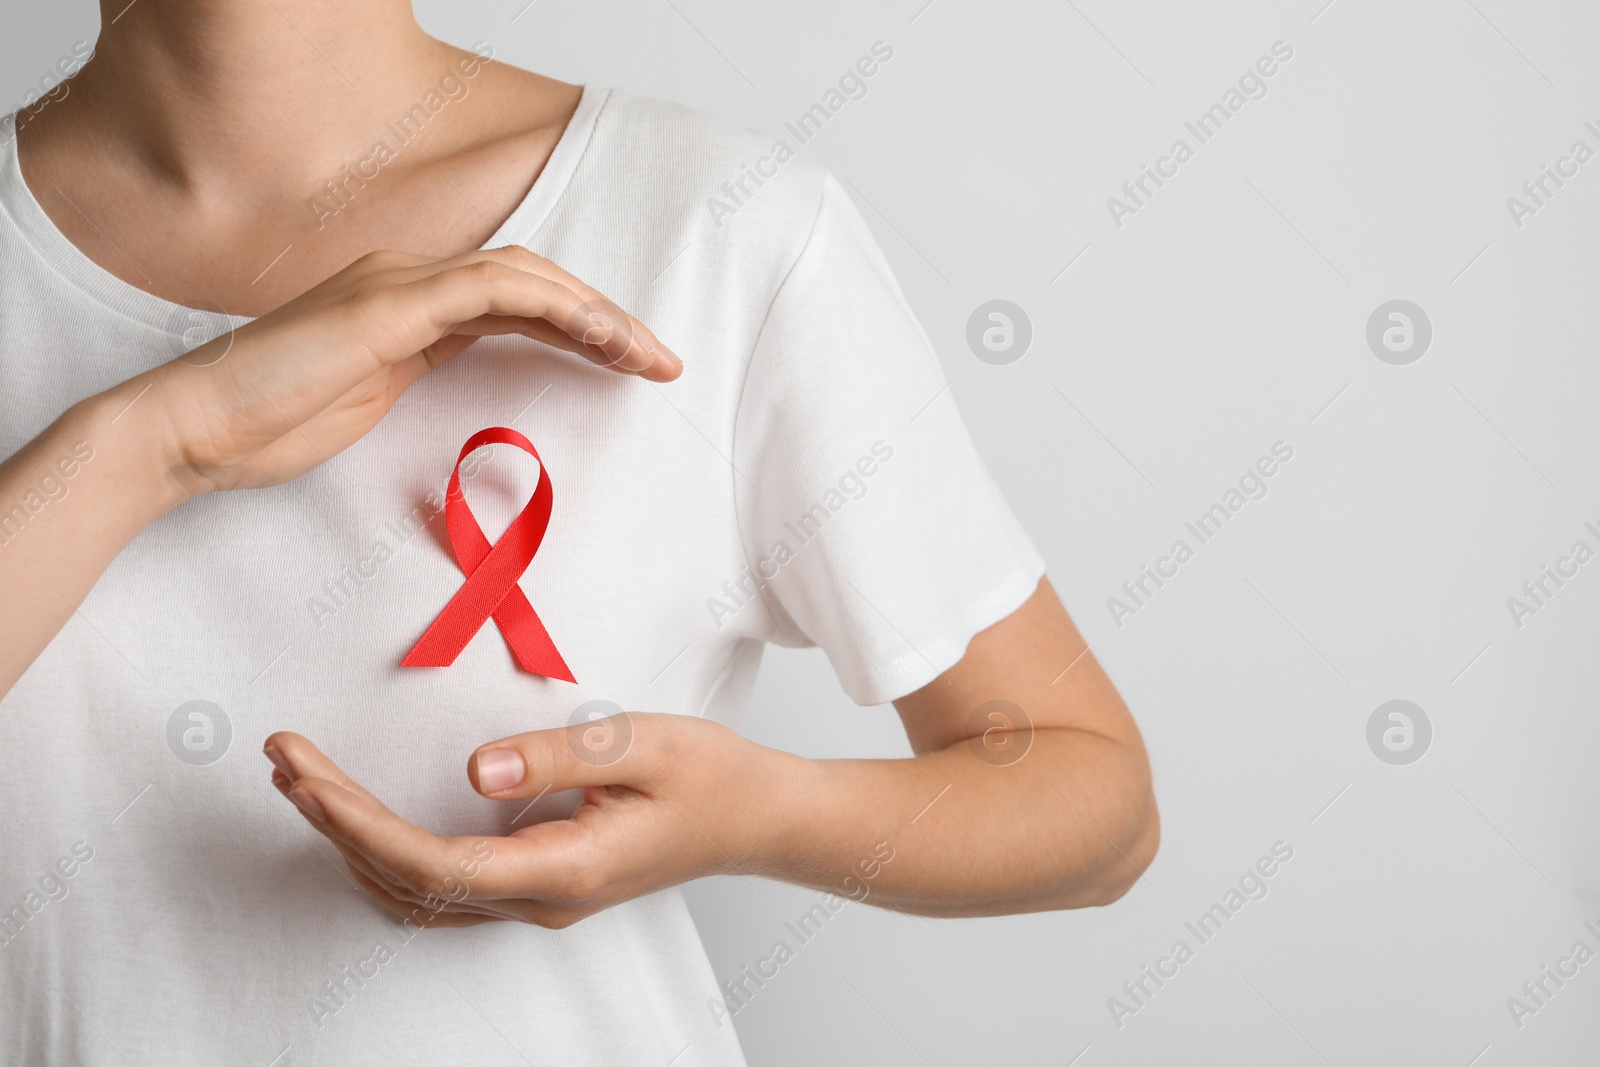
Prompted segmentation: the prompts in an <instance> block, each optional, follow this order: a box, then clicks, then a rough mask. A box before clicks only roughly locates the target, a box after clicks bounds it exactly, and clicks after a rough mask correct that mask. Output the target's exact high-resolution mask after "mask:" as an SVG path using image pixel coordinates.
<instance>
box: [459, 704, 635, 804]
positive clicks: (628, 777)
mask: <svg viewBox="0 0 1600 1067" xmlns="http://www.w3.org/2000/svg"><path fill="white" fill-rule="evenodd" d="M654 719H655V716H650V715H640V714H636V713H630V712H623V713H622V714H621V715H612V716H608V717H606V718H603V719H595V720H592V721H589V722H580V723H574V724H573V725H571V726H566V727H562V728H559V729H554V730H535V731H533V732H531V733H525V734H517V735H516V736H515V737H507V738H502V739H501V740H499V741H491V742H490V743H489V744H487V745H483V746H482V747H480V748H479V749H477V751H475V752H473V754H472V756H471V758H469V759H468V761H467V778H468V780H469V781H471V782H472V787H473V788H474V789H476V790H477V791H478V792H479V793H482V794H483V795H484V796H486V797H491V798H493V799H495V800H518V799H522V798H526V797H536V796H540V795H542V794H543V793H546V792H551V791H554V790H560V789H577V788H581V787H587V786H605V785H627V786H633V785H643V784H646V783H648V782H649V781H650V779H651V778H652V777H653V776H654V771H655V767H654V759H653V757H654V746H655V734H656V733H657V731H656V730H655V729H653V727H654V726H656V725H657V724H656V723H655V722H654Z"/></svg>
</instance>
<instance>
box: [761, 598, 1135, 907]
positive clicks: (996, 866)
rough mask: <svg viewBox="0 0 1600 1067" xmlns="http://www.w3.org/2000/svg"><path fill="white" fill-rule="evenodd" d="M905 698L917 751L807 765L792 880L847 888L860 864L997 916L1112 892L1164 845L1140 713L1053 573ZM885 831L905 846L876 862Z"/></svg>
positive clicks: (1080, 903)
mask: <svg viewBox="0 0 1600 1067" xmlns="http://www.w3.org/2000/svg"><path fill="white" fill-rule="evenodd" d="M895 707H896V709H897V710H898V711H899V712H900V718H901V720H902V721H903V722H904V723H905V727H906V733H907V735H908V736H909V737H910V739H911V746H912V749H913V750H914V751H915V752H916V753H917V756H916V758H915V759H910V760H825V761H821V762H818V763H814V764H812V765H811V766H810V768H809V769H808V770H807V771H805V772H804V780H805V782H806V783H807V784H806V786H805V788H804V792H805V795H806V797H807V800H806V802H805V805H804V807H805V809H806V810H803V811H801V812H799V813H798V818H797V819H796V820H795V822H794V828H793V830H792V831H791V833H792V834H793V836H794V839H795V842H796V847H795V848H794V850H793V851H794V859H793V860H791V866H790V869H791V880H793V881H800V882H804V883H807V884H811V885H815V886H817V887H819V888H831V889H833V890H834V891H835V892H837V891H838V887H839V886H841V885H845V886H846V888H847V889H848V884H847V883H846V881H845V880H846V879H852V880H853V882H854V883H855V884H858V885H860V886H861V887H862V891H864V892H870V894H871V897H872V899H873V900H874V902H875V903H877V904H879V905H881V906H883V907H887V908H894V909H896V910H899V911H909V912H915V913H918V914H922V915H998V914H1007V913H1011V912H1025V911H1042V910H1046V909H1051V908H1079V907H1086V906H1091V905H1098V904H1109V903H1111V902H1112V901H1114V900H1116V899H1117V898H1119V897H1121V896H1122V895H1123V894H1124V893H1126V892H1127V891H1128V889H1129V888H1131V887H1132V886H1133V883H1134V882H1135V881H1136V880H1137V879H1138V877H1139V875H1140V874H1141V873H1142V872H1143V871H1144V869H1145V868H1146V867H1148V866H1149V865H1150V862H1151V861H1152V860H1153V859H1154V858H1155V853H1156V847H1157V845H1158V843H1159V841H1160V836H1161V831H1160V819H1159V816H1158V814H1157V811H1156V802H1155V796H1154V794H1153V793H1152V791H1151V782H1150V765H1149V761H1148V759H1147V758H1146V755H1145V749H1144V743H1143V741H1142V740H1141V739H1140V736H1139V730H1138V727H1137V726H1136V725H1134V721H1133V717H1132V716H1131V715H1130V714H1129V713H1128V709H1127V707H1126V706H1125V705H1124V704H1123V702H1122V698H1121V697H1120V696H1118V694H1117V691H1116V688H1115V687H1114V686H1113V685H1112V684H1111V681H1110V679H1109V678H1107V677H1106V675H1105V672H1104V671H1102V670H1101V669H1100V665H1099V663H1097V662H1096V661H1095V658H1094V655H1093V653H1091V652H1089V651H1088V648H1087V645H1086V644H1085V642H1084V640H1083V638H1082V637H1080V636H1079V634H1078V631H1077V628H1076V627H1075V626H1074V625H1073V624H1072V620H1071V619H1070V618H1069V617H1068V616H1067V612H1066V609H1065V608H1063V607H1062V605H1061V601H1060V600H1059V599H1058V598H1057V597H1056V594H1055V591H1054V590H1053V589H1052V588H1051V587H1050V583H1049V581H1048V580H1046V581H1043V582H1041V583H1040V584H1039V588H1038V589H1037V590H1035V591H1034V594H1033V595H1032V596H1031V597H1030V598H1029V599H1028V601H1027V602H1026V603H1024V604H1023V605H1022V607H1021V608H1019V609H1018V610H1017V611H1015V612H1014V613H1012V614H1011V615H1010V616H1009V617H1007V618H1005V619H1003V620H1001V621H1000V622H999V623H997V624H995V625H994V626H992V627H990V628H989V629H987V630H985V631H983V632H982V633H980V634H979V635H978V636H977V637H975V638H973V640H972V643H971V644H970V645H969V646H968V648H967V652H966V655H965V656H963V657H962V659H961V661H960V662H959V663H957V664H956V665H955V666H954V667H952V668H951V669H950V670H948V671H946V672H945V673H944V674H943V675H941V676H940V677H939V678H938V679H937V680H936V681H934V682H933V683H931V684H929V685H926V686H924V687H923V688H921V689H919V690H917V691H916V692H914V693H912V694H910V695H908V696H906V697H903V698H901V699H900V700H898V701H896V702H895ZM880 842H882V843H884V846H886V847H887V848H889V849H892V850H893V856H894V858H893V860H892V861H890V862H887V863H878V864H874V863H873V862H872V861H873V859H874V857H875V854H876V853H877V852H880V851H882V849H881V848H880V847H879V843H880ZM796 861H798V862H796ZM869 872H873V876H872V877H871V878H868V877H867V874H868V873H869Z"/></svg>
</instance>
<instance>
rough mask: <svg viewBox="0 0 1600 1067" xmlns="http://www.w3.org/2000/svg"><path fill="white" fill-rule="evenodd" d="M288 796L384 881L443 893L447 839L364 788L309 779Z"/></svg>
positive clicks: (423, 891) (297, 781)
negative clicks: (365, 859)
mask: <svg viewBox="0 0 1600 1067" xmlns="http://www.w3.org/2000/svg"><path fill="white" fill-rule="evenodd" d="M287 795H288V797H289V799H290V800H291V801H293V802H294V804H295V806H296V807H298V808H299V809H300V811H301V813H302V814H304V815H305V817H306V819H307V820H308V821H310V822H311V823H312V824H313V825H314V826H315V827H316V828H317V829H318V830H319V831H321V832H322V833H323V834H324V835H325V836H327V837H328V838H330V839H332V840H333V841H334V842H335V843H336V844H344V845H348V846H350V847H351V848H353V849H354V850H356V851H357V852H359V853H361V854H362V855H363V856H365V857H366V858H367V859H368V860H369V861H370V862H371V864H372V866H373V867H374V868H376V869H377V871H379V872H380V873H382V874H384V875H385V876H386V879H387V880H388V881H391V882H393V883H394V884H395V885H398V886H401V887H403V888H405V889H408V890H410V891H411V892H413V893H417V894H420V895H423V896H426V895H428V894H439V895H443V893H444V892H446V885H447V883H446V879H448V878H449V877H450V875H451V869H452V868H451V863H452V859H453V855H454V852H455V851H456V849H455V848H454V847H453V846H452V843H451V842H450V840H449V839H447V838H443V837H440V836H439V835H437V834H433V833H430V832H428V831H427V830H424V829H423V828H422V827H420V826H417V825H415V824H413V823H410V822H407V821H406V820H405V819H402V818H400V816H398V815H396V814H395V813H394V812H392V811H390V810H389V809H388V808H387V807H385V806H384V805H383V804H382V803H380V802H379V801H378V800H377V799H375V798H374V797H373V796H372V795H371V794H370V793H367V792H366V791H365V790H357V789H352V788H350V787H349V786H346V785H343V784H340V783H338V782H334V781H330V780H328V779H326V778H317V777H312V776H309V775H306V776H301V777H299V778H296V779H295V781H294V784H293V785H292V787H291V788H290V789H289V792H288V794H287Z"/></svg>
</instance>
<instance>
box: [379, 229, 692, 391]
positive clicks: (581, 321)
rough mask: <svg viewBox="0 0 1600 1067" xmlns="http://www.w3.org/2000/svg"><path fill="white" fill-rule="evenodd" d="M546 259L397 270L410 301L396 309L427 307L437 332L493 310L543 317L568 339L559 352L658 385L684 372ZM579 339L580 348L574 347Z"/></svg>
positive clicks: (612, 307) (500, 257)
mask: <svg viewBox="0 0 1600 1067" xmlns="http://www.w3.org/2000/svg"><path fill="white" fill-rule="evenodd" d="M527 255H532V254H531V253H527ZM542 262H543V263H544V264H545V266H544V267H542V268H541V270H540V271H534V270H530V269H527V267H526V266H525V265H517V258H516V257H513V256H512V255H510V254H507V253H505V252H503V251H496V252H475V253H470V254H468V255H466V256H457V257H453V258H451V259H447V260H440V261H439V262H438V263H436V264H432V265H430V266H427V267H418V268H414V269H412V270H409V271H402V272H397V274H396V277H398V278H401V279H409V280H406V281H402V282H401V283H400V284H397V285H394V286H393V287H392V288H393V289H394V290H395V291H397V292H399V293H402V294H404V298H405V299H404V301H403V304H402V307H401V308H396V309H393V310H395V311H396V312H397V313H401V314H403V313H405V312H406V311H409V310H410V309H412V308H415V307H417V306H421V307H424V308H428V309H429V311H428V315H429V321H430V323H431V325H432V327H433V328H434V329H435V330H436V331H438V333H443V332H448V330H450V329H451V328H453V327H454V326H455V325H456V324H459V323H462V322H467V321H470V320H472V319H476V318H478V317H479V316H481V315H485V314H491V313H493V314H503V315H514V316H518V317H522V318H529V319H543V320H544V321H546V322H548V323H550V324H551V325H552V326H554V327H556V328H557V330H558V331H559V332H560V333H561V334H562V335H563V336H564V340H563V343H562V344H561V345H560V347H564V348H569V350H574V351H581V352H582V353H583V354H584V355H585V356H586V357H587V358H589V359H590V360H592V361H593V362H596V363H598V364H601V365H603V366H607V367H612V368H614V369H616V370H618V371H622V372H625V373H637V374H640V375H642V376H644V377H646V378H650V379H652V380H656V381H671V380H672V379H674V378H676V377H677V376H678V375H679V374H680V373H681V372H682V369H683V363H682V361H681V360H679V359H678V357H677V356H676V355H674V354H673V353H672V352H671V351H670V350H669V349H667V348H666V346H665V345H662V344H661V342H660V341H659V340H658V339H657V338H656V337H655V334H653V333H652V332H651V331H650V330H648V329H647V328H645V327H644V325H643V324H642V323H640V322H639V321H638V320H637V319H635V318H633V316H631V315H629V314H628V313H627V312H625V311H623V310H622V309H621V308H620V307H618V306H617V305H616V304H615V303H613V302H612V301H610V300H609V299H607V298H606V297H605V296H603V295H602V294H600V293H598V292H596V291H595V290H593V289H591V288H589V287H588V286H586V285H583V284H582V283H577V280H576V279H574V278H572V276H571V275H570V274H567V273H566V272H565V271H560V270H559V269H558V268H555V266H554V264H550V263H549V261H547V260H546V261H542ZM569 280H570V281H572V282H574V283H577V287H574V286H573V285H570V284H568V281H569ZM437 335H438V334H436V336H437ZM574 342H576V343H577V344H578V345H579V346H580V347H579V348H576V349H573V348H571V345H572V343H574Z"/></svg>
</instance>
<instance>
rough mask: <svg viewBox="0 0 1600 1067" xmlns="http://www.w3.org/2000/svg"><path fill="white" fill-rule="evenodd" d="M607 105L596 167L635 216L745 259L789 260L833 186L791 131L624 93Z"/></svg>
mask: <svg viewBox="0 0 1600 1067" xmlns="http://www.w3.org/2000/svg"><path fill="white" fill-rule="evenodd" d="M600 91H602V92H604V93H605V94H606V95H605V100H604V102H603V104H602V105H601V107H600V110H599V113H598V115H597V117H596V120H595V128H594V132H593V135H592V141H591V144H590V155H591V157H592V159H591V160H588V161H586V162H592V163H593V164H594V166H595V168H596V169H597V170H601V171H605V172H607V173H608V175H609V181H608V184H609V185H610V187H611V189H612V191H613V193H614V194H616V195H618V196H620V197H621V198H622V201H621V202H622V203H624V204H627V205H629V206H630V207H631V208H632V209H634V210H635V211H636V212H637V216H636V217H640V218H647V219H654V220H658V221H659V222H663V223H665V222H668V221H669V220H670V222H671V224H672V225H673V226H674V227H675V228H680V229H681V230H683V231H685V236H686V237H689V238H695V239H707V240H715V241H716V243H717V244H718V245H719V246H720V247H723V248H724V249H725V250H727V251H728V252H729V253H730V254H733V255H736V256H738V257H739V258H745V257H746V256H751V255H755V256H761V257H763V258H772V259H775V260H777V261H780V262H787V263H792V262H793V261H794V259H795V258H796V257H797V256H798V254H799V252H800V250H801V248H802V247H803V246H804V244H805V241H806V238H807V236H808V235H809V234H810V232H811V229H812V226H813V224H814V222H815V220H816V218H817V216H818V213H819V212H820V211H821V209H822V206H823V203H824V200H825V198H826V194H827V190H828V188H829V186H830V185H833V184H834V182H833V179H832V178H831V177H830V175H829V174H828V172H827V171H826V170H825V169H824V168H823V167H822V166H821V165H819V164H818V163H816V162H815V161H814V160H812V159H811V158H809V157H808V156H807V155H805V153H804V149H803V143H802V142H801V141H800V140H799V138H798V137H796V136H795V135H794V134H793V133H792V132H791V131H788V130H787V129H785V130H782V131H780V132H779V133H777V134H767V133H757V132H755V131H752V130H748V129H745V128H743V127H741V126H739V125H738V124H737V123H734V122H730V121H728V120H726V119H722V118H718V117H716V116H713V115H708V114H705V113H704V112H700V111H696V110H694V109H693V108H689V107H686V106H684V105H682V104H678V103H674V102H672V101H668V100H661V99H657V98H654V97H649V96H643V95H640V94H637V93H632V92H629V91H626V90H622V89H608V90H600Z"/></svg>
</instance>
